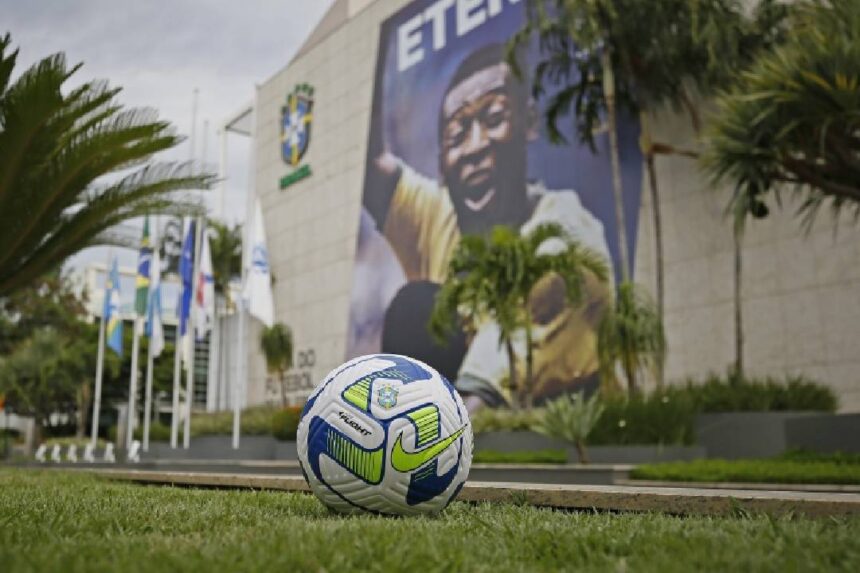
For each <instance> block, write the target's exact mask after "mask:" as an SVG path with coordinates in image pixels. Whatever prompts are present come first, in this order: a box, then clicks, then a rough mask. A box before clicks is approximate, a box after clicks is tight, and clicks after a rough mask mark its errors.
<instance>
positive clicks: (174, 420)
mask: <svg viewBox="0 0 860 573" xmlns="http://www.w3.org/2000/svg"><path fill="white" fill-rule="evenodd" d="M180 299H181V295H180ZM179 304H180V305H181V304H182V301H181V300H180V302H179ZM180 331H181V322H180V323H177V324H176V334H175V336H174V337H173V341H174V350H175V352H174V354H173V410H172V412H171V416H170V447H171V448H172V449H174V450H175V449H176V448H177V446H178V445H179V387H180V381H181V378H182V361H181V357H182V345H183V344H184V342H185V337H184V336H182V335H181V334H180Z"/></svg>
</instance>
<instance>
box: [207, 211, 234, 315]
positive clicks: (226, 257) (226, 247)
mask: <svg viewBox="0 0 860 573" xmlns="http://www.w3.org/2000/svg"><path fill="white" fill-rule="evenodd" d="M206 224H207V228H208V230H209V241H210V245H209V246H210V249H211V250H212V275H213V279H214V282H215V293H216V294H218V295H220V296H222V297H224V299H225V300H226V301H227V307H228V308H232V306H233V300H232V299H231V297H230V289H229V288H228V285H229V284H230V280H231V279H233V278H235V277H238V276H239V275H241V274H242V225H240V224H236V225H233V226H232V227H230V226H228V225H227V224H226V223H222V222H220V221H215V220H209V221H207V222H206Z"/></svg>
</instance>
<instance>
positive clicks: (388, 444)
mask: <svg viewBox="0 0 860 573" xmlns="http://www.w3.org/2000/svg"><path fill="white" fill-rule="evenodd" d="M296 440H297V445H298V453H299V462H300V463H301V466H302V472H303V473H304V476H305V479H306V480H307V482H308V485H310V487H311V490H312V491H313V492H314V494H315V495H316V496H317V497H318V498H319V499H320V500H322V502H323V503H324V504H326V505H327V506H329V507H331V508H332V509H334V510H336V511H340V512H344V513H350V512H357V511H362V510H363V511H370V512H377V513H386V514H397V515H411V514H421V513H434V512H437V511H441V510H442V509H444V508H445V506H447V505H448V504H449V503H451V501H452V500H453V499H454V498H455V497H456V496H457V493H459V491H460V488H461V487H462V486H463V483H465V481H466V478H467V477H468V475H469V467H470V466H471V464H472V426H471V424H470V423H469V415H468V413H467V412H466V408H465V406H464V405H463V400H462V399H461V398H460V395H459V394H458V393H457V391H456V390H455V389H454V387H453V386H452V385H451V383H450V382H448V381H447V380H446V379H445V378H444V377H443V376H442V375H441V374H439V373H438V372H436V370H434V369H433V368H431V367H430V366H427V365H426V364H424V363H423V362H420V361H418V360H414V359H412V358H408V357H406V356H398V355H391V354H373V355H370V356H362V357H360V358H356V359H354V360H351V361H349V362H347V363H346V364H343V365H342V366H339V367H338V368H336V369H335V370H333V371H332V372H330V373H329V374H328V376H326V377H325V379H324V380H323V381H322V382H321V383H320V384H319V385H318V386H317V388H316V389H315V390H314V392H313V394H311V396H310V398H308V402H307V404H306V405H305V409H304V411H303V412H302V419H301V422H300V423H299V429H298V435H297V438H296Z"/></svg>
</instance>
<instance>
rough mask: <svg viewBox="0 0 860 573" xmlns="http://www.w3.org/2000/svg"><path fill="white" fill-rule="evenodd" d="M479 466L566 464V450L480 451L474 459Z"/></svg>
mask: <svg viewBox="0 0 860 573" xmlns="http://www.w3.org/2000/svg"><path fill="white" fill-rule="evenodd" d="M472 461H474V462H475V463H477V464H566V463H567V452H566V451H564V450H536V451H533V452H497V451H495V450H479V451H476V452H475V455H474V457H473V458H472Z"/></svg>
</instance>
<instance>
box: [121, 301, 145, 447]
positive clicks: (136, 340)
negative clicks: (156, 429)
mask: <svg viewBox="0 0 860 573" xmlns="http://www.w3.org/2000/svg"><path fill="white" fill-rule="evenodd" d="M140 320H141V319H140V317H139V316H137V315H135V317H134V336H133V337H132V343H131V379H130V380H129V383H128V430H127V433H126V436H125V449H126V450H130V449H131V442H132V441H134V418H135V416H134V402H135V398H137V359H138V354H140V352H139V350H140Z"/></svg>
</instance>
